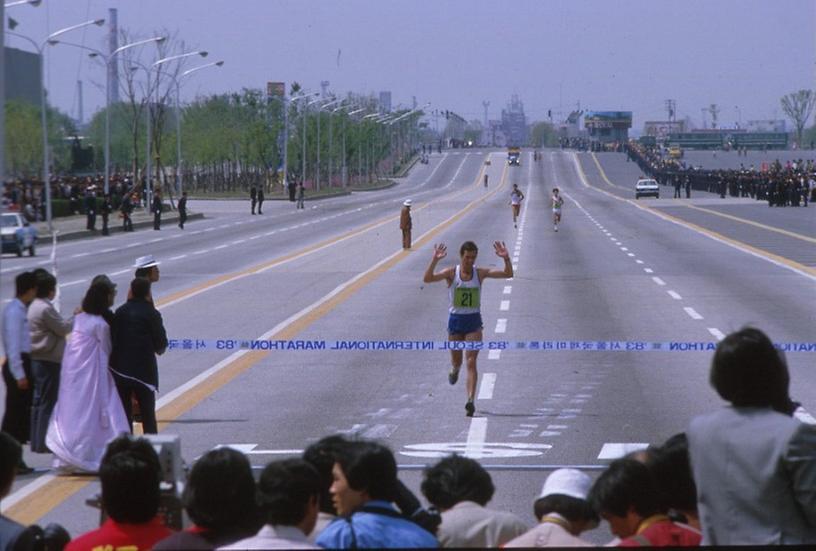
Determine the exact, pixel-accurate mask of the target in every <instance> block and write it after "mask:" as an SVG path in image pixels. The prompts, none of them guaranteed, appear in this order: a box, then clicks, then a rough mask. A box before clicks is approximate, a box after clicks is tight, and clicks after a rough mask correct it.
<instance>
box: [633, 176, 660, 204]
mask: <svg viewBox="0 0 816 551" xmlns="http://www.w3.org/2000/svg"><path fill="white" fill-rule="evenodd" d="M649 195H652V196H654V197H655V198H657V199H660V186H658V185H657V180H652V179H650V178H641V179H640V180H638V181H637V184H635V199H640V197H641V196H644V197H648V196H649Z"/></svg>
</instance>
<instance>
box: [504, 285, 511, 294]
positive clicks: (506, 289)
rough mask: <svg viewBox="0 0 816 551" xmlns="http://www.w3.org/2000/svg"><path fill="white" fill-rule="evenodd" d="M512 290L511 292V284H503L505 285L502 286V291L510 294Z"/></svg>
mask: <svg viewBox="0 0 816 551" xmlns="http://www.w3.org/2000/svg"><path fill="white" fill-rule="evenodd" d="M512 292H513V286H512V285H505V286H504V291H503V293H504V294H505V295H509V294H510V293H512Z"/></svg>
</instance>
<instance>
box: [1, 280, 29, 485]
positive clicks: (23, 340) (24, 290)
mask: <svg viewBox="0 0 816 551" xmlns="http://www.w3.org/2000/svg"><path fill="white" fill-rule="evenodd" d="M14 286H15V297H14V299H12V301H11V302H9V303H8V304H7V305H6V307H5V308H4V309H3V350H5V351H6V359H5V361H4V362H3V381H4V382H5V383H6V409H5V412H4V413H3V423H2V428H1V429H0V430H2V431H3V432H5V433H8V434H9V435H11V436H12V437H14V438H15V439H16V440H17V442H19V443H20V445H23V444H25V443H26V442H28V439H29V436H30V433H31V332H30V330H29V326H28V317H27V316H26V310H27V308H28V305H29V304H31V302H32V301H33V300H34V297H35V296H36V294H37V280H36V278H35V276H34V274H33V273H32V272H23V273H21V274H18V275H17V277H16V278H15V279H14ZM32 470H33V469H31V468H30V467H29V466H28V465H26V464H25V461H23V459H22V456H21V457H20V463H19V465H18V466H17V473H18V474H28V473H30V472H31V471H32Z"/></svg>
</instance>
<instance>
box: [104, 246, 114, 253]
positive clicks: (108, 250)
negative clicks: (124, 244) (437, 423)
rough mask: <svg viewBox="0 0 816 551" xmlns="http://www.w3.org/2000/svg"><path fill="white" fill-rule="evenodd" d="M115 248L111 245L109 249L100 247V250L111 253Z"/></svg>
mask: <svg viewBox="0 0 816 551" xmlns="http://www.w3.org/2000/svg"><path fill="white" fill-rule="evenodd" d="M115 250H116V249H115V248H113V247H111V248H109V249H102V252H103V253H112V252H113V251H115Z"/></svg>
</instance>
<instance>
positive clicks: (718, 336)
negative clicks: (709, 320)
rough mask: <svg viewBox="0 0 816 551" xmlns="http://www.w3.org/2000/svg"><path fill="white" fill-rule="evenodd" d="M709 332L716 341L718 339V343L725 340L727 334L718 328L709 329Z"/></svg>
mask: <svg viewBox="0 0 816 551" xmlns="http://www.w3.org/2000/svg"><path fill="white" fill-rule="evenodd" d="M708 332H709V333H711V335H712V336H713V337H714V338H715V339H717V340H718V341H721V340H723V339H724V338H725V333H723V332H722V331H720V330H719V329H717V328H716V327H709V328H708Z"/></svg>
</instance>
